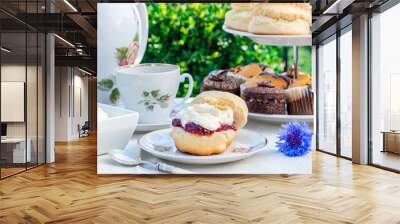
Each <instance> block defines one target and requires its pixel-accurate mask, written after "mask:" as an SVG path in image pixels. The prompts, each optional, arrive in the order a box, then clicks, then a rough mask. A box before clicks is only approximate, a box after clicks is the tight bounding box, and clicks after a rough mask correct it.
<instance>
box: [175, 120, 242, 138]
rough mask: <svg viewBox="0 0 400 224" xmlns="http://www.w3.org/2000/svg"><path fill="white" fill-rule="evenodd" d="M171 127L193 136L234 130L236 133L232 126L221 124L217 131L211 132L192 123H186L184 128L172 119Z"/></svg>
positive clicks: (180, 123)
mask: <svg viewBox="0 0 400 224" xmlns="http://www.w3.org/2000/svg"><path fill="white" fill-rule="evenodd" d="M172 126H173V127H178V128H183V129H184V130H185V131H186V132H189V133H192V134H195V135H212V134H213V133H214V132H220V131H227V130H234V131H236V128H235V127H234V126H233V125H228V124H222V125H221V126H220V127H219V128H218V129H217V130H215V131H211V130H208V129H206V128H203V127H202V126H200V125H198V124H195V123H193V122H190V123H187V124H186V125H185V127H183V126H182V122H181V120H179V119H173V120H172Z"/></svg>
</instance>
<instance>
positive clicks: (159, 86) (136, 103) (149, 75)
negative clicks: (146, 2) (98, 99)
mask: <svg viewBox="0 0 400 224" xmlns="http://www.w3.org/2000/svg"><path fill="white" fill-rule="evenodd" d="M185 78H187V79H188V80H189V89H188V92H187V94H186V96H185V97H184V98H183V99H182V101H181V102H180V104H181V103H184V102H185V101H186V100H187V99H188V98H189V97H190V95H191V94H192V90H193V78H192V76H191V75H190V74H187V73H184V74H182V75H181V74H180V70H179V67H178V66H176V65H171V64H140V65H132V66H126V67H122V68H120V69H119V70H118V71H117V76H116V81H117V87H118V89H119V91H120V94H121V99H122V102H123V103H124V105H125V107H126V108H128V109H131V110H134V111H137V112H139V123H148V124H161V123H166V122H168V121H169V119H170V114H171V112H172V110H173V108H174V107H176V106H177V105H176V104H174V99H175V97H176V93H177V92H178V88H179V84H180V83H181V82H184V81H185Z"/></svg>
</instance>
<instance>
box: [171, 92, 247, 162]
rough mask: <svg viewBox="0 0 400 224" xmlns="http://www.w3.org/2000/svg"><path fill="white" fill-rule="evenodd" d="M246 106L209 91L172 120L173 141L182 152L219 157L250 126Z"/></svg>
mask: <svg viewBox="0 0 400 224" xmlns="http://www.w3.org/2000/svg"><path fill="white" fill-rule="evenodd" d="M247 114H248V109H247V106H246V103H245V102H244V101H243V100H242V99H241V98H240V97H238V96H236V95H233V94H231V93H227V92H220V91H207V92H203V93H201V94H200V95H198V96H197V97H195V98H194V99H193V101H192V102H191V103H190V104H189V105H188V106H187V107H186V108H184V109H183V110H181V111H179V112H178V113H177V114H176V115H175V117H174V118H173V120H172V131H171V137H172V139H173V140H174V142H175V145H176V147H177V149H178V150H179V151H182V152H185V153H190V154H193V155H199V156H208V155H212V154H220V153H223V152H224V151H225V149H226V148H227V147H228V146H229V145H230V144H231V143H232V141H233V139H234V137H235V135H236V133H237V131H238V130H239V129H240V128H242V127H244V126H245V125H246V123H247Z"/></svg>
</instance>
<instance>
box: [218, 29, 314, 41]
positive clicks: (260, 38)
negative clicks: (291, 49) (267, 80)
mask: <svg viewBox="0 0 400 224" xmlns="http://www.w3.org/2000/svg"><path fill="white" fill-rule="evenodd" d="M222 29H223V30H224V31H225V32H228V33H231V34H233V35H238V36H244V37H248V38H250V39H251V40H253V41H254V42H256V43H259V44H269V45H275V46H311V44H312V37H311V35H259V34H253V33H249V32H243V31H238V30H233V29H230V28H228V27H226V26H225V25H224V26H222Z"/></svg>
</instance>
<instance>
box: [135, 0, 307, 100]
mask: <svg viewBox="0 0 400 224" xmlns="http://www.w3.org/2000/svg"><path fill="white" fill-rule="evenodd" d="M147 9H148V13H149V39H148V44H147V49H146V54H145V56H144V59H143V61H142V63H156V62H158V63H170V64H176V65H178V66H179V67H180V68H181V72H182V73H183V72H188V73H190V74H191V75H192V76H193V78H194V81H195V84H194V90H193V94H194V95H197V94H198V93H199V91H200V87H201V82H202V80H203V78H204V77H205V76H207V75H208V73H210V72H211V71H213V70H215V69H228V68H232V67H236V66H238V65H246V64H249V63H253V62H261V63H265V64H267V65H269V66H272V67H273V68H274V70H275V71H276V72H279V73H280V72H283V68H284V65H285V61H284V55H285V51H286V55H289V54H290V49H291V48H284V47H276V46H266V45H259V44H255V43H253V41H251V40H250V39H248V38H245V37H238V36H233V35H232V34H229V33H226V32H224V31H223V30H222V25H223V23H224V15H225V13H226V12H227V11H228V10H230V6H229V4H225V3H223V4H221V3H209V4H205V3H192V4H179V3H169V4H166V3H150V4H147ZM288 50H289V53H288ZM303 53H304V54H303ZM307 54H308V56H305V57H303V58H302V57H300V59H299V60H300V67H301V69H302V70H304V71H306V72H310V70H311V56H310V54H311V48H310V47H306V48H303V49H302V50H300V55H302V56H303V55H307ZM181 86H182V85H181ZM187 87H188V85H187V84H185V85H184V86H183V88H180V90H179V92H178V96H183V95H184V93H185V92H186V89H187Z"/></svg>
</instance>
